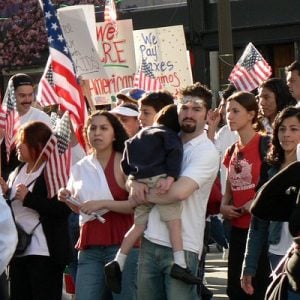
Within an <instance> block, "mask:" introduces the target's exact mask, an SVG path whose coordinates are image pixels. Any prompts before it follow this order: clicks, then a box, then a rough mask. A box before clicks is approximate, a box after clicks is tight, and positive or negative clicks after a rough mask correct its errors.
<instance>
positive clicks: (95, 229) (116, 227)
mask: <svg viewBox="0 0 300 300" xmlns="http://www.w3.org/2000/svg"><path fill="white" fill-rule="evenodd" d="M114 159H115V152H114V151H113V152H112V154H111V157H110V159H109V161H108V164H107V166H106V168H105V170H104V174H105V177H106V180H107V183H108V186H109V188H110V191H111V193H112V196H113V198H114V200H115V201H122V200H123V201H124V200H127V199H128V192H127V191H126V190H124V189H122V188H121V187H120V186H119V185H118V183H117V181H116V178H115V175H114ZM95 188H97V187H95ZM103 217H104V218H105V220H106V221H105V223H101V222H99V221H98V220H92V221H89V222H86V223H84V224H83V226H82V227H81V229H80V237H79V240H78V243H77V245H76V248H77V249H80V250H82V249H86V248H88V247H90V246H112V245H121V242H122V240H123V238H124V235H125V233H126V232H127V231H128V230H129V229H130V227H131V226H132V224H133V215H131V214H120V213H116V212H111V211H110V212H108V213H106V214H105V215H103Z"/></svg>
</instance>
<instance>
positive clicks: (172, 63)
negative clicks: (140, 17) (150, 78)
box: [133, 25, 193, 94]
mask: <svg viewBox="0 0 300 300" xmlns="http://www.w3.org/2000/svg"><path fill="white" fill-rule="evenodd" d="M133 36H134V45H135V56H136V62H137V64H138V65H139V64H141V62H142V59H145V60H146V61H147V64H149V65H150V67H151V69H152V71H153V73H154V76H155V77H156V78H159V79H160V82H161V83H162V85H163V86H164V88H165V89H167V90H168V91H170V92H172V93H174V94H176V93H177V92H178V90H179V89H180V88H181V87H184V86H186V85H189V84H192V83H193V79H192V74H191V67H190V62H189V59H188V56H187V54H186V43H185V36H184V31H183V27H182V26H181V25H178V26H169V27H159V28H152V29H141V30H134V32H133Z"/></svg>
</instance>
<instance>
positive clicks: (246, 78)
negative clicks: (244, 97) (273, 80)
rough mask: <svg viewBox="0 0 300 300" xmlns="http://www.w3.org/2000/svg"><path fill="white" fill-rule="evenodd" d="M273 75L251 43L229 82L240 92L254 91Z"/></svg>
mask: <svg viewBox="0 0 300 300" xmlns="http://www.w3.org/2000/svg"><path fill="white" fill-rule="evenodd" d="M271 75H272V69H271V67H270V66H269V65H268V63H267V62H266V61H265V59H264V58H263V57H262V55H261V54H260V53H259V52H258V50H257V49H256V48H255V47H254V45H253V44H252V43H249V44H248V45H247V47H246V49H245V50H244V52H243V54H242V56H241V58H240V59H239V61H238V62H237V63H236V65H235V67H234V68H233V70H232V72H231V73H230V75H229V78H228V80H229V81H231V82H232V83H233V84H234V85H235V87H236V88H237V89H238V90H240V91H249V92H250V91H252V90H254V89H256V88H257V87H258V86H259V85H260V84H261V83H262V82H263V81H265V80H266V79H268V78H269V77H270V76H271Z"/></svg>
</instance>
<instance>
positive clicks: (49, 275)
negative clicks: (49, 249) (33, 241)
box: [10, 255, 64, 300]
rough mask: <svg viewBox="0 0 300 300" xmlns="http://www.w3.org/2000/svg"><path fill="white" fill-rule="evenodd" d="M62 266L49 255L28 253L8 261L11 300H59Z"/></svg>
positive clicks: (60, 295)
mask: <svg viewBox="0 0 300 300" xmlns="http://www.w3.org/2000/svg"><path fill="white" fill-rule="evenodd" d="M63 271H64V266H62V265H57V264H56V263H54V262H53V260H52V259H51V258H50V257H49V256H39V255H28V256H24V257H18V258H14V259H13V260H12V261H11V263H10V280H11V284H10V295H11V300H41V299H43V300H61V297H62V280H63Z"/></svg>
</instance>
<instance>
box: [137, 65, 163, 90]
mask: <svg viewBox="0 0 300 300" xmlns="http://www.w3.org/2000/svg"><path fill="white" fill-rule="evenodd" d="M133 85H134V87H136V88H139V89H143V90H145V91H157V90H161V89H162V88H163V86H162V84H161V83H160V81H159V79H158V78H155V76H154V74H153V72H152V70H151V66H150V65H149V64H147V61H146V60H145V59H143V60H142V64H141V66H140V69H139V71H138V72H137V73H136V74H135V76H134V83H133Z"/></svg>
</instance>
